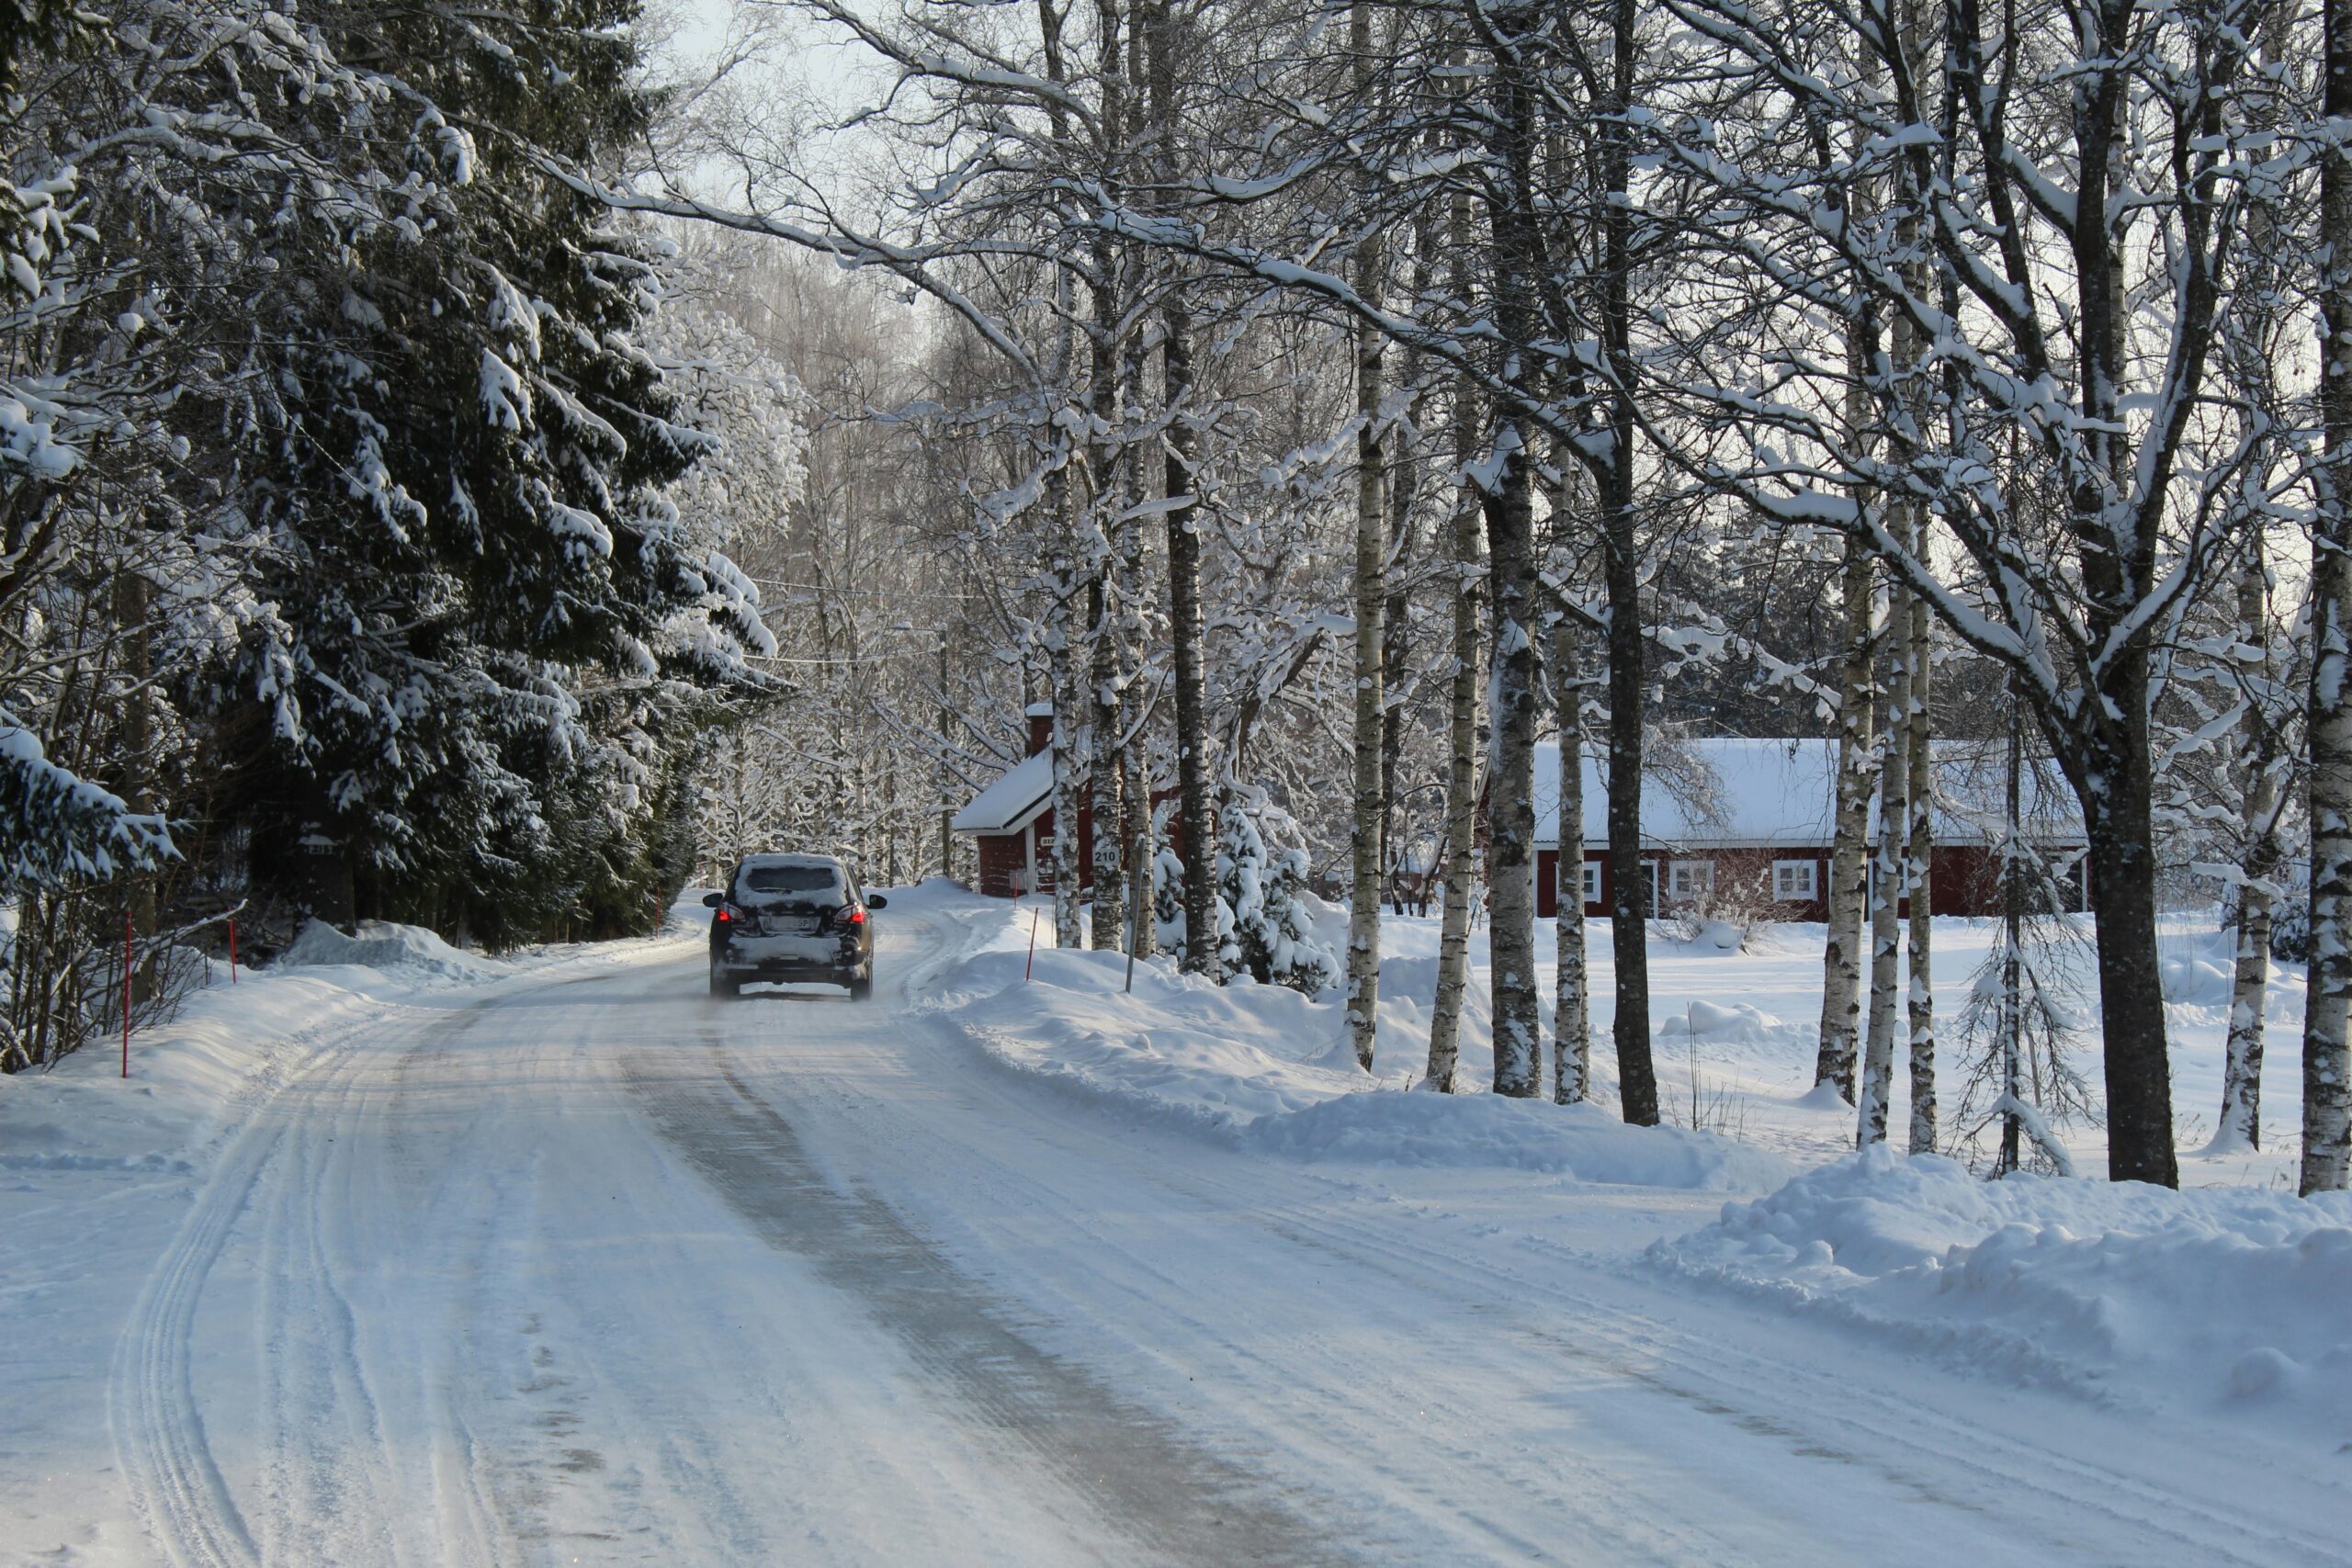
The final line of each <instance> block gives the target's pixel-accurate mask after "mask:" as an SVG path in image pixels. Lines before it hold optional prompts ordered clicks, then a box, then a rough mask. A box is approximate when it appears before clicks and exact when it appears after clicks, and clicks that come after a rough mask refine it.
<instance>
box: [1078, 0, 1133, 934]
mask: <svg viewBox="0 0 2352 1568" xmlns="http://www.w3.org/2000/svg"><path fill="white" fill-rule="evenodd" d="M1094 9H1095V17H1096V23H1095V25H1096V29H1097V33H1098V37H1097V39H1096V42H1097V44H1098V45H1099V47H1100V48H1101V50H1102V69H1101V73H1100V75H1101V85H1102V93H1103V107H1102V144H1101V148H1100V153H1101V157H1102V165H1103V184H1104V185H1105V186H1107V187H1108V188H1109V189H1110V190H1111V191H1112V192H1113V193H1114V197H1115V195H1116V193H1117V192H1118V191H1119V190H1120V189H1121V188H1122V186H1123V185H1124V183H1125V182H1124V175H1125V171H1124V169H1123V167H1122V163H1123V160H1124V159H1125V155H1126V153H1127V151H1128V142H1129V136H1128V131H1129V128H1130V120H1129V114H1128V105H1127V93H1126V87H1127V51H1126V43H1125V39H1126V27H1125V17H1124V16H1123V15H1122V13H1121V11H1120V8H1119V6H1118V4H1117V0H1095V6H1094ZM1093 262H1094V276H1093V280H1092V289H1093V296H1094V324H1093V333H1092V340H1093V341H1092V344H1091V351H1092V355H1093V362H1092V366H1091V374H1092V385H1091V388H1090V389H1089V403H1090V406H1091V412H1092V414H1093V422H1092V423H1093V436H1092V448H1093V449H1092V452H1091V462H1090V463H1089V472H1090V473H1091V475H1092V476H1093V480H1094V495H1093V502H1094V510H1093V516H1094V520H1095V527H1094V528H1093V529H1092V530H1091V531H1090V532H1089V534H1088V535H1087V536H1086V537H1087V542H1088V543H1089V544H1090V545H1091V546H1092V547H1093V548H1092V551H1091V554H1092V556H1093V560H1092V563H1091V564H1092V567H1093V584H1092V592H1091V595H1090V597H1089V600H1088V604H1087V609H1088V611H1089V619H1090V621H1091V626H1092V630H1093V637H1094V645H1093V649H1094V661H1093V669H1092V671H1091V682H1090V686H1091V690H1090V693H1089V695H1090V697H1091V703H1090V704H1089V707H1088V724H1089V726H1090V733H1091V740H1092V745H1091V748H1090V750H1091V758H1092V764H1093V765H1092V773H1091V777H1092V783H1093V807H1094V820H1093V824H1092V827H1093V840H1094V842H1093V845H1092V852H1093V859H1094V886H1093V890H1092V891H1093V898H1094V918H1093V920H1092V922H1091V923H1092V928H1093V929H1092V932H1091V936H1092V945H1093V947H1094V949H1095V951H1097V952H1118V951H1120V950H1122V949H1123V948H1124V947H1125V944H1126V914H1127V910H1126V903H1127V898H1126V883H1125V878H1124V877H1123V876H1122V875H1121V867H1122V865H1123V864H1124V863H1125V859H1126V843H1125V834H1124V833H1123V832H1122V831H1121V827H1122V820H1121V796H1122V795H1124V794H1125V790H1124V789H1123V788H1122V785H1123V784H1125V773H1126V758H1125V747H1124V746H1123V745H1122V744H1121V739H1122V735H1123V729H1122V726H1121V723H1120V718H1121V716H1122V714H1123V713H1124V712H1125V706H1126V704H1125V697H1124V693H1125V687H1126V680H1125V664H1126V660H1125V653H1126V649H1125V636H1124V632H1125V617H1126V615H1127V610H1128V606H1127V604H1126V602H1125V598H1126V596H1125V593H1124V592H1122V590H1123V588H1124V587H1125V584H1124V583H1123V582H1122V581H1119V579H1120V577H1121V575H1122V568H1121V562H1122V560H1123V558H1124V557H1125V549H1124V548H1123V543H1124V539H1125V535H1126V532H1127V531H1128V530H1130V529H1132V528H1134V527H1135V524H1134V522H1133V521H1132V520H1129V519H1126V518H1125V517H1124V516H1123V513H1125V512H1126V511H1127V508H1126V507H1125V506H1124V505H1123V504H1121V502H1123V501H1124V500H1125V496H1126V494H1127V492H1128V491H1129V487H1130V485H1131V482H1132V479H1131V469H1132V464H1131V462H1130V457H1131V453H1130V452H1129V450H1128V448H1127V446H1126V440H1125V425H1126V423H1127V420H1126V412H1127V410H1126V396H1125V393H1126V385H1125V377H1124V372H1125V369H1126V366H1127V355H1126V351H1125V344H1124V343H1123V341H1122V340H1123V337H1124V332H1123V325H1124V323H1123V322H1122V320H1121V315H1122V312H1123V310H1125V283H1126V271H1127V267H1126V262H1127V258H1126V256H1125V254H1124V253H1123V252H1122V251H1121V250H1120V249H1119V247H1118V246H1117V245H1115V244H1114V243H1113V242H1112V241H1111V240H1110V238H1109V237H1108V236H1097V237H1096V239H1095V241H1094V246H1093Z"/></svg>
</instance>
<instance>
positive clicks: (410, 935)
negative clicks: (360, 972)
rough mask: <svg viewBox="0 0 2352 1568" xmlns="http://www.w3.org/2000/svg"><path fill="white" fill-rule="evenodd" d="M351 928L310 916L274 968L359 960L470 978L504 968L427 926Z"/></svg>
mask: <svg viewBox="0 0 2352 1568" xmlns="http://www.w3.org/2000/svg"><path fill="white" fill-rule="evenodd" d="M353 931H354V934H352V935H350V936H345V935H344V934H343V933H342V932H341V931H337V930H335V929H334V927H333V926H331V925H328V924H327V923H326V922H325V921H323V920H311V921H310V922H309V923H307V924H305V925H304V926H303V927H302V929H301V931H299V932H297V933H296V934H295V937H294V940H293V941H292V942H289V943H288V944H287V947H286V951H285V952H283V953H279V954H278V955H277V964H275V965H274V967H277V968H298V969H311V968H323V967H327V966H331V965H334V964H357V965H359V966H360V967H361V968H363V969H376V970H380V971H382V972H384V973H386V974H406V975H410V976H431V977H432V978H435V979H439V980H452V981H476V980H489V979H493V978H495V977H496V976H499V975H500V974H502V973H503V972H504V971H503V969H502V968H501V966H500V965H498V964H492V963H489V962H486V961H485V960H483V959H480V958H477V957H475V956H474V955H473V954H472V953H466V952H463V951H461V950H459V949H458V948H454V947H451V946H450V945H449V944H448V943H447V942H443V941H442V940H441V939H440V937H438V936H436V935H435V934H434V933H433V932H432V931H426V930H425V929H424V927H423V926H403V925H396V924H394V923H393V922H391V921H390V920H361V921H360V922H359V923H358V924H357V925H356V926H355V927H354V928H353Z"/></svg>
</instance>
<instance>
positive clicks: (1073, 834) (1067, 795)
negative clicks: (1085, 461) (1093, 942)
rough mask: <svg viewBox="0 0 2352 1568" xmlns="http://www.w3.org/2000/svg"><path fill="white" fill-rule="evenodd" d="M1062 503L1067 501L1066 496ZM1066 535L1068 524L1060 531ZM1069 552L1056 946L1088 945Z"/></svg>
mask: <svg viewBox="0 0 2352 1568" xmlns="http://www.w3.org/2000/svg"><path fill="white" fill-rule="evenodd" d="M1063 504H1064V505H1065V506H1067V505H1068V500H1067V497H1065V498H1064V502H1063ZM1064 533H1065V535H1067V533H1068V530H1067V528H1065V529H1064ZM1070 576H1071V573H1070V570H1069V553H1068V549H1067V547H1065V549H1064V552H1063V557H1062V566H1061V569H1060V570H1059V571H1057V573H1056V578H1057V581H1058V582H1059V583H1060V584H1061V587H1062V592H1061V594H1060V595H1059V596H1058V598H1057V604H1056V606H1055V609H1054V612H1053V613H1054V615H1055V617H1056V619H1057V620H1058V621H1059V623H1060V625H1059V627H1058V629H1057V633H1056V634H1055V636H1054V639H1053V645H1052V651H1051V658H1052V666H1051V668H1052V674H1053V682H1054V943H1055V945H1056V946H1057V947H1065V948H1080V947H1083V946H1085V945H1086V937H1085V932H1084V931H1083V929H1082V927H1081V926H1080V915H1079V903H1080V899H1081V897H1083V896H1084V892H1085V890H1084V889H1083V888H1081V887H1080V886H1079V885H1078V816H1079V806H1080V802H1082V801H1083V800H1085V798H1086V769H1085V761H1084V754H1083V753H1082V752H1081V751H1080V749H1079V741H1080V734H1079V732H1078V727H1077V726H1076V725H1075V724H1073V723H1072V722H1071V720H1070V716H1071V715H1072V714H1075V713H1076V712H1078V707H1079V694H1080V689H1081V688H1080V683H1079V679H1078V660H1076V658H1074V657H1073V650H1072V649H1071V647H1070V643H1071V640H1072V638H1071V637H1070V629H1071V628H1070V622H1071V618H1072V617H1071V615H1070V608H1069V602H1070V600H1071V598H1072V597H1074V596H1075V593H1076V588H1075V585H1074V584H1072V583H1071V582H1070V581H1069V580H1070Z"/></svg>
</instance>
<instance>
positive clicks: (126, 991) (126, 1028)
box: [122, 909, 130, 1077]
mask: <svg viewBox="0 0 2352 1568" xmlns="http://www.w3.org/2000/svg"><path fill="white" fill-rule="evenodd" d="M122 1076H123V1077H130V910H128V909H125V910H124V911H123V912H122Z"/></svg>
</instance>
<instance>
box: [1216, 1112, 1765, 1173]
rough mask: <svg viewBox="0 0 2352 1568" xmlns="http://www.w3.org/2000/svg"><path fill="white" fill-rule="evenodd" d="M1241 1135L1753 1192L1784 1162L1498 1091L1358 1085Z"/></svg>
mask: <svg viewBox="0 0 2352 1568" xmlns="http://www.w3.org/2000/svg"><path fill="white" fill-rule="evenodd" d="M1244 1141H1245V1142H1246V1143H1248V1144H1250V1145H1252V1146H1254V1147H1257V1148H1261V1149H1263V1150H1266V1151H1267V1152H1269V1153H1272V1154H1280V1155H1287V1156H1292V1157H1295V1158H1300V1159H1353V1160H1367V1161H1379V1162H1383V1163H1386V1164H1391V1165H1412V1166H1483V1167H1504V1168H1512V1169H1519V1170H1534V1171H1547V1172H1552V1173H1555V1174H1557V1175H1560V1176H1564V1177H1566V1178H1567V1179H1569V1180H1570V1181H1571V1182H1580V1183H1589V1184H1592V1185H1596V1186H1610V1187H1673V1188H1680V1189H1685V1190H1692V1191H1701V1192H1755V1191H1760V1190H1763V1189H1765V1188H1767V1187H1770V1186H1771V1185H1772V1183H1773V1182H1775V1181H1779V1180H1782V1179H1786V1177H1787V1176H1788V1174H1789V1171H1790V1166H1789V1164H1788V1162H1787V1161H1785V1160H1783V1159H1781V1158H1780V1157H1779V1156H1775V1155H1770V1154H1766V1153H1765V1152H1763V1151H1762V1150H1760V1149H1752V1148H1748V1147H1747V1146H1746V1145H1740V1144H1736V1143H1733V1142H1730V1141H1729V1140H1727V1139H1724V1138H1714V1137H1708V1136H1705V1135H1703V1134H1694V1133H1687V1132H1684V1131H1682V1130H1681V1129H1679V1128H1676V1127H1629V1126H1627V1125H1626V1124H1625V1123H1624V1122H1622V1121H1620V1120H1619V1119H1618V1118H1617V1117H1615V1116H1613V1115H1611V1113H1610V1112H1608V1111H1603V1110H1601V1109H1600V1107H1598V1106H1595V1105H1554V1104H1552V1103H1550V1102H1549V1101H1547V1100H1506V1099H1504V1098H1503V1097H1501V1096H1500V1095H1494V1094H1454V1095H1442V1094H1397V1093H1394V1092H1388V1091H1383V1090H1380V1089H1358V1090H1356V1091H1355V1092H1352V1093H1341V1094H1340V1095H1338V1096H1336V1097H1335V1098H1333V1099H1329V1100H1323V1101H1322V1102H1320V1103H1318V1104H1316V1105H1311V1106H1307V1107H1306V1108H1304V1109H1302V1110H1298V1111H1291V1112H1289V1113H1287V1114H1285V1115H1280V1116H1269V1117H1264V1118H1261V1119H1260V1120H1259V1121H1257V1122H1252V1123H1251V1124H1250V1127H1249V1128H1248V1130H1247V1135H1246V1136H1245V1139H1244Z"/></svg>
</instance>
